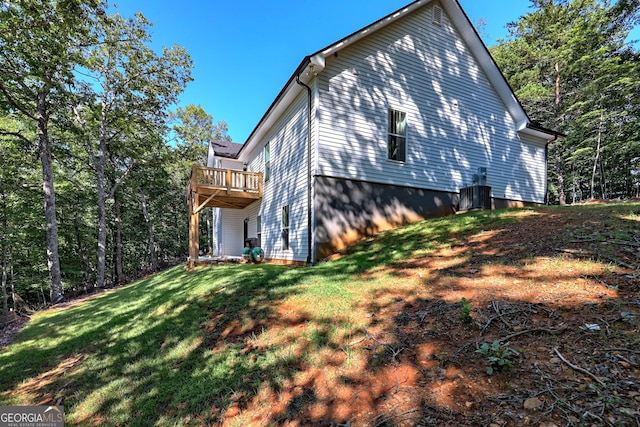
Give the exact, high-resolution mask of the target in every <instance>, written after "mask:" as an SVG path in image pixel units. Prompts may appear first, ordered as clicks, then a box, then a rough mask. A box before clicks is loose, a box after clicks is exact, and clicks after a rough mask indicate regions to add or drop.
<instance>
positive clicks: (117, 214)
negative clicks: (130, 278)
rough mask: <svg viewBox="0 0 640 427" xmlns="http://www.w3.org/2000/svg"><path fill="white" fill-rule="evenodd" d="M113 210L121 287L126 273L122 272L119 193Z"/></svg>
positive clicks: (117, 277)
mask: <svg viewBox="0 0 640 427" xmlns="http://www.w3.org/2000/svg"><path fill="white" fill-rule="evenodd" d="M113 210H114V212H115V218H114V222H115V227H116V229H115V236H114V246H115V257H114V258H115V260H114V264H115V273H116V283H117V284H118V285H121V284H123V283H124V273H123V272H122V222H121V219H120V197H119V196H118V192H117V191H116V192H115V193H114V194H113Z"/></svg>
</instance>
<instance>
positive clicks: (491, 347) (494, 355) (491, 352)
mask: <svg viewBox="0 0 640 427" xmlns="http://www.w3.org/2000/svg"><path fill="white" fill-rule="evenodd" d="M476 353H480V354H481V355H483V356H485V357H486V358H487V360H488V361H489V367H488V368H487V375H491V374H493V372H494V370H498V371H501V370H504V369H508V368H510V367H511V365H512V363H511V360H510V359H511V358H512V357H513V356H517V355H518V352H517V351H516V350H514V349H512V348H511V347H509V343H508V342H507V343H504V344H503V343H501V342H500V340H495V341H494V342H493V344H489V343H487V342H485V343H482V345H481V346H480V348H479V349H478V350H476Z"/></svg>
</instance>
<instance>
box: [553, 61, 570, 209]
mask: <svg viewBox="0 0 640 427" xmlns="http://www.w3.org/2000/svg"><path fill="white" fill-rule="evenodd" d="M555 70H556V79H555V81H556V99H555V112H556V119H559V118H560V100H561V99H560V63H559V62H557V61H556V63H555ZM554 148H555V161H556V175H557V179H558V201H559V203H560V204H561V205H566V204H567V200H566V196H565V194H564V175H563V165H562V147H561V146H560V140H558V141H556V143H555V147H554Z"/></svg>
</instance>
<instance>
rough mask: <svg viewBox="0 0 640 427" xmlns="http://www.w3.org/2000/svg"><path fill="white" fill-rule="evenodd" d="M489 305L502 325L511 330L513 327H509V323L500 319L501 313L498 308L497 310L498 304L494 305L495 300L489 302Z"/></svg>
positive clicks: (502, 318)
mask: <svg viewBox="0 0 640 427" xmlns="http://www.w3.org/2000/svg"><path fill="white" fill-rule="evenodd" d="M491 305H492V306H493V310H494V311H495V312H496V314H497V315H498V317H499V318H500V320H501V321H502V323H504V324H505V326H506V327H507V328H509V329H513V326H511V324H510V323H509V322H507V321H506V320H505V318H504V317H502V313H501V312H500V308H498V304H496V301H495V300H493V301H491Z"/></svg>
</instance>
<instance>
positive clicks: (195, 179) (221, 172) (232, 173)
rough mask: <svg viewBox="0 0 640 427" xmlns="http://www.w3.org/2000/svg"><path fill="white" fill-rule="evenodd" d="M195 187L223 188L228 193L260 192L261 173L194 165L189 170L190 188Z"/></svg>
mask: <svg viewBox="0 0 640 427" xmlns="http://www.w3.org/2000/svg"><path fill="white" fill-rule="evenodd" d="M196 187H207V188H209V189H216V190H224V191H227V192H228V193H231V192H234V191H235V192H243V193H259V194H262V173H261V172H245V171H240V170H233V169H217V168H207V167H202V166H196V165H194V166H193V169H192V171H191V188H192V189H195V188H196ZM229 195H230V194H229Z"/></svg>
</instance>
